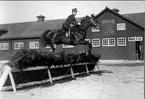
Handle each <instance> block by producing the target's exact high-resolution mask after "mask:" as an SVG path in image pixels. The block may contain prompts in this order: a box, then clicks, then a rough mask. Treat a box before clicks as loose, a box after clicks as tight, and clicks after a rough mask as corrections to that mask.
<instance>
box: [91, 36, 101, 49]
mask: <svg viewBox="0 0 145 99" xmlns="http://www.w3.org/2000/svg"><path fill="white" fill-rule="evenodd" d="M92 46H93V47H99V46H100V39H99V38H98V39H92Z"/></svg>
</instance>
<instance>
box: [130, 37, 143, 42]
mask: <svg viewBox="0 0 145 99" xmlns="http://www.w3.org/2000/svg"><path fill="white" fill-rule="evenodd" d="M142 40H143V38H142V37H136V36H135V37H128V41H130V42H131V41H142Z"/></svg>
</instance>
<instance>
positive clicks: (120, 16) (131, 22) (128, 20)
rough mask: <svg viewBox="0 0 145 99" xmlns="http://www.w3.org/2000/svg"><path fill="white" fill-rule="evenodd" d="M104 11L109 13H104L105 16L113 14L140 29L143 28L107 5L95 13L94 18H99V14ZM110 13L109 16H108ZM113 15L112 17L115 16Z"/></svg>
mask: <svg viewBox="0 0 145 99" xmlns="http://www.w3.org/2000/svg"><path fill="white" fill-rule="evenodd" d="M104 13H109V14H106V17H111V16H115V17H118V18H120V19H122V20H124V21H125V22H126V21H127V22H129V23H130V24H132V25H134V26H135V27H138V28H140V29H141V30H144V27H142V26H141V25H139V24H137V23H135V22H134V21H131V20H130V19H128V18H126V17H124V16H123V15H121V14H119V13H116V12H115V11H113V10H111V9H109V8H108V7H106V8H105V9H104V10H102V11H101V12H100V13H99V14H98V15H96V18H99V17H100V16H102V15H103V14H104ZM110 15H111V16H110ZM115 17H114V18H115Z"/></svg>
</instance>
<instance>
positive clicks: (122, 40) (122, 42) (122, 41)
mask: <svg viewBox="0 0 145 99" xmlns="http://www.w3.org/2000/svg"><path fill="white" fill-rule="evenodd" d="M117 45H118V46H126V38H125V37H121V38H117Z"/></svg>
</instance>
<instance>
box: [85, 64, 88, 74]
mask: <svg viewBox="0 0 145 99" xmlns="http://www.w3.org/2000/svg"><path fill="white" fill-rule="evenodd" d="M85 67H86V71H87V74H88V75H89V70H88V66H87V64H86V65H85Z"/></svg>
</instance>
